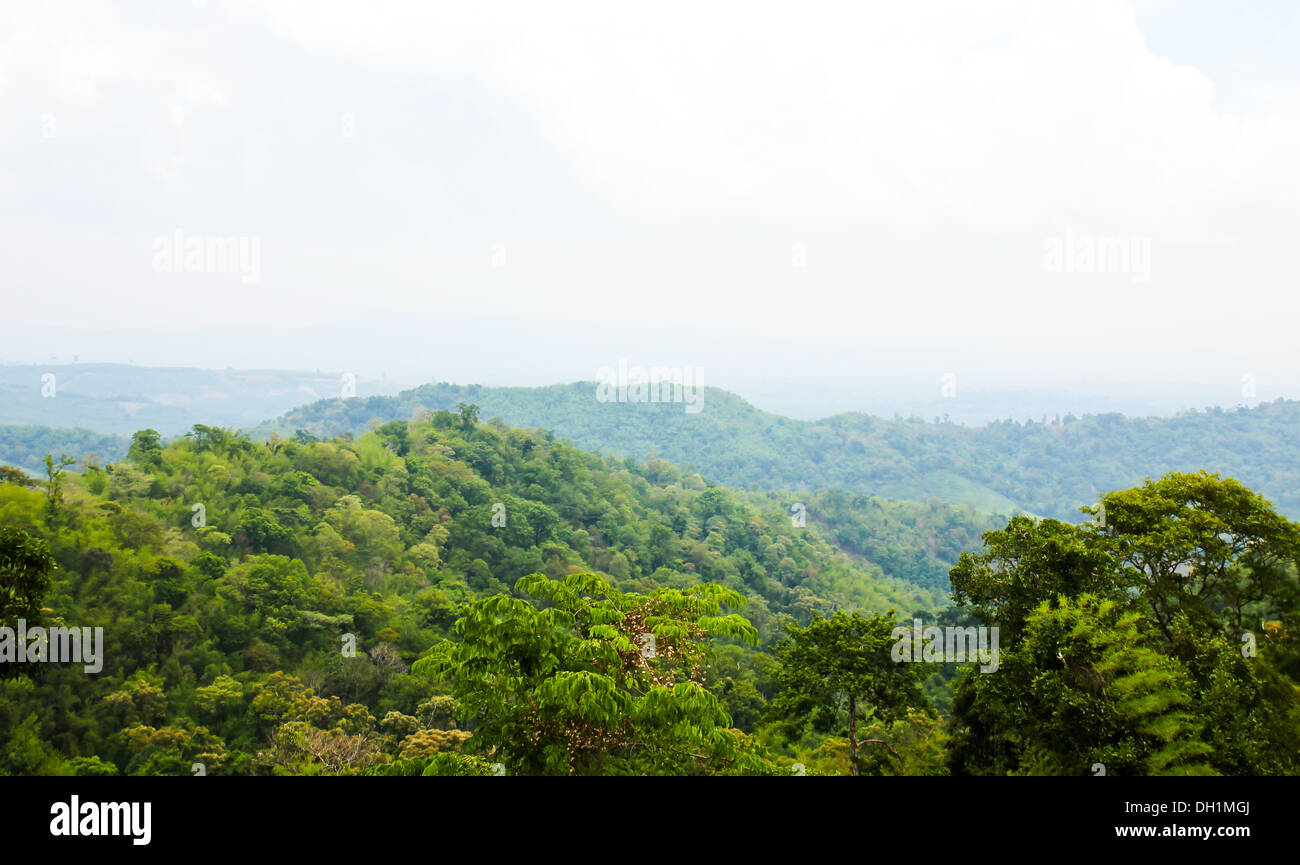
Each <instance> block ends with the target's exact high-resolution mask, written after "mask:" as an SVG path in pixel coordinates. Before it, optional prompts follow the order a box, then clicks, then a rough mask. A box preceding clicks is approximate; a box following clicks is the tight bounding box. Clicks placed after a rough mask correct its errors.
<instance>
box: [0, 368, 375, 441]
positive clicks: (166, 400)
mask: <svg viewBox="0 0 1300 865" xmlns="http://www.w3.org/2000/svg"><path fill="white" fill-rule="evenodd" d="M345 387H350V388H351V390H350V391H349V392H350V393H351V394H354V395H360V396H368V395H371V394H376V393H388V392H393V391H395V390H396V389H397V388H396V387H395V386H394V384H390V383H388V382H385V381H382V380H376V379H370V378H365V377H360V376H353V377H352V378H351V379H345V378H344V374H342V373H337V372H322V371H320V370H316V371H315V372H305V371H295V370H276V369H259V370H252V369H239V370H236V369H224V370H220V369H196V368H191V367H161V366H160V367H144V366H134V365H131V364H120V363H73V364H53V363H52V364H14V365H5V366H0V424H4V423H8V424H35V425H41V426H51V427H85V428H87V429H92V430H94V431H95V432H98V433H116V434H125V435H130V434H131V433H133V432H135V431H136V430H139V429H155V430H157V431H158V432H160V433H162V434H163V435H165V436H172V435H180V434H181V433H184V432H186V431H187V430H189V428H190V427H191V426H193V425H194V424H196V423H204V424H210V425H213V426H233V427H248V426H252V425H254V424H257V423H260V422H261V421H263V420H265V419H266V418H268V417H273V416H275V415H278V414H280V413H282V412H285V411H288V410H289V409H291V408H293V407H294V406H298V405H302V404H303V403H305V402H309V401H311V400H315V399H320V398H323V397H327V396H338V395H339V394H340V393H343V392H344V388H345Z"/></svg>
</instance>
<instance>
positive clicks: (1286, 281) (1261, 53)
mask: <svg viewBox="0 0 1300 865" xmlns="http://www.w3.org/2000/svg"><path fill="white" fill-rule="evenodd" d="M1243 7H1244V8H1243ZM1298 10H1300V5H1297V4H1294V3H1284V2H1278V3H1262V2H1260V3H1251V4H1248V5H1247V4H1227V3H1213V4H1212V3H1209V2H1199V3H1188V2H1177V0H1169V2H1141V3H1123V2H1105V0H1084V2H1078V3H1056V2H1045V0H1025V2H1011V0H1008V2H998V0H994V2H980V3H971V2H943V3H930V2H905V3H897V2H890V3H874V4H863V3H846V4H820V3H810V2H799V3H781V4H769V3H755V2H747V3H734V4H733V3H726V4H724V3H703V2H690V3H673V2H662V0H661V2H655V3H646V4H623V3H619V4H611V3H608V2H603V3H601V2H597V3H587V4H568V3H536V2H533V3H526V2H525V3H509V4H504V3H463V2H462V3H446V4H443V3H414V2H412V3H387V2H374V0H371V2H364V3H362V2H357V3H341V2H321V0H316V2H306V3H297V2H264V3H255V2H222V0H194V2H193V3H163V2H158V3H139V2H137V3H121V4H118V3H99V2H77V3H61V2H45V0H42V2H37V3H8V4H6V8H5V10H4V11H3V13H0V157H2V158H0V263H2V264H3V269H2V270H0V274H2V275H0V285H2V286H3V288H2V289H0V291H2V292H3V295H2V299H3V318H2V319H0V322H2V323H0V361H4V362H9V363H13V362H37V361H47V360H48V359H49V358H51V357H57V358H58V359H59V360H60V361H67V360H71V358H72V357H73V356H74V355H76V356H78V357H80V358H81V359H82V360H113V361H126V360H133V361H135V362H137V363H155V364H167V365H171V364H184V365H200V366H218V367H226V366H235V367H258V366H263V367H265V366H276V367H293V368H307V369H315V368H324V369H332V370H337V369H353V370H357V371H358V372H360V373H363V374H379V373H381V372H388V373H389V374H390V375H393V376H398V377H403V378H405V379H407V380H411V381H418V380H426V379H435V380H442V379H445V380H451V381H458V382H471V381H480V382H485V383H499V384H507V383H516V384H534V383H542V382H552V381H569V380H575V379H591V378H594V377H595V374H596V370H597V368H599V367H603V366H611V365H614V364H616V363H617V362H618V360H619V359H620V358H627V359H628V360H629V362H631V363H633V364H643V365H646V366H651V365H677V366H691V367H702V368H703V371H704V380H705V383H707V384H716V385H719V386H724V387H732V388H734V389H738V390H740V391H741V392H742V393H745V392H746V388H749V389H750V390H751V391H758V390H762V388H763V387H766V388H767V390H768V391H771V392H774V393H775V392H777V391H781V390H782V389H784V390H785V391H787V394H786V396H787V397H789V396H790V393H795V392H797V391H798V390H799V388H801V387H802V388H807V389H822V390H823V391H825V392H826V393H829V394H832V396H831V397H828V398H831V399H832V400H833V398H834V397H833V395H834V394H836V393H842V394H844V395H845V396H844V402H845V404H844V405H842V406H839V407H840V408H842V409H851V408H854V407H855V406H856V405H857V403H855V402H854V400H856V399H858V397H857V396H854V395H855V394H862V393H867V392H872V393H886V392H887V393H891V394H895V395H898V396H899V397H900V398H909V399H916V400H927V399H931V398H932V397H937V396H938V395H939V389H940V377H941V376H942V375H944V374H945V373H951V374H953V375H954V376H955V377H956V381H957V382H958V386H959V388H974V389H1015V388H1033V389H1050V390H1056V391H1062V390H1065V391H1073V392H1078V393H1080V394H1083V393H1092V394H1106V393H1111V392H1114V393H1119V392H1120V391H1124V392H1128V393H1138V394H1172V393H1179V394H1182V393H1187V394H1189V395H1190V396H1189V397H1188V399H1189V400H1192V401H1193V402H1194V404H1205V403H1208V402H1220V403H1225V404H1231V403H1233V402H1242V401H1244V402H1250V401H1253V400H1251V399H1243V398H1242V392H1241V389H1242V382H1243V376H1246V375H1253V376H1254V377H1255V378H1254V379H1253V381H1254V382H1255V383H1256V389H1257V392H1258V396H1259V397H1268V398H1271V397H1272V396H1273V395H1278V394H1280V395H1286V396H1290V397H1300V362H1298V361H1300V349H1298V348H1297V342H1298V340H1297V322H1300V279H1298V278H1297V277H1298V276H1300V254H1298V250H1300V244H1298V243H1297V237H1300V159H1297V154H1300V51H1297V50H1296V46H1297V45H1300V11H1298ZM178 232H179V234H178ZM221 238H236V239H237V240H238V241H239V242H242V244H243V247H242V248H243V250H244V252H245V253H246V255H247V257H246V258H244V259H242V260H241V259H238V258H237V259H235V260H234V261H233V262H230V263H229V267H225V266H223V265H222V262H221V261H220V260H219V259H216V258H212V259H208V258H206V257H203V256H200V258H198V259H194V260H193V262H194V263H195V264H196V265H197V266H199V267H200V268H201V269H202V271H203V272H190V271H191V270H192V269H193V268H192V267H190V266H187V265H186V261H185V256H186V254H187V253H186V250H187V246H186V244H187V243H190V244H192V243H193V242H194V241H195V240H196V239H197V240H198V241H199V242H200V244H202V243H205V242H207V241H210V240H219V239H221ZM188 248H189V249H190V250H192V249H193V247H192V245H191V246H189V247H188ZM1089 249H1092V250H1093V251H1094V252H1098V251H1101V252H1104V255H1102V254H1096V255H1091V256H1090V255H1089V253H1088V250H1089ZM226 270H229V271H232V272H220V271H226ZM178 271H180V272H178ZM211 271H219V272H211ZM760 381H765V382H766V384H764V385H762V386H760V385H759V384H758V383H759V382H760Z"/></svg>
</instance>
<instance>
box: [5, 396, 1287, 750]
mask: <svg viewBox="0 0 1300 865" xmlns="http://www.w3.org/2000/svg"><path fill="white" fill-rule="evenodd" d="M619 414H623V413H621V412H620V413H619ZM479 415H480V409H479V407H478V406H477V405H475V404H471V403H466V402H460V403H458V404H457V405H456V406H455V410H454V411H453V410H448V409H438V410H434V411H433V412H431V413H426V415H425V416H423V417H419V418H418V419H413V420H406V419H398V420H391V421H388V422H385V423H382V424H380V425H377V426H376V428H374V429H371V430H369V431H366V432H362V433H359V434H357V435H355V436H354V435H352V434H349V433H344V434H340V435H337V436H334V437H332V438H328V439H322V438H317V437H316V436H315V435H313V434H312V433H311V432H309V431H307V430H305V429H300V430H298V431H297V432H296V433H295V434H294V435H293V436H292V437H289V438H281V437H280V436H278V435H274V434H273V435H270V436H269V437H268V438H267V440H265V441H256V440H253V439H251V438H250V437H248V436H245V435H242V434H240V433H238V432H236V431H233V430H230V429H225V428H221V427H212V426H204V425H197V426H195V427H194V428H193V429H192V431H191V432H190V433H189V434H188V435H185V436H180V437H177V438H175V439H173V440H171V441H170V442H164V440H163V439H162V437H161V436H160V435H159V434H158V433H157V432H155V431H153V430H141V431H138V432H136V433H135V435H134V436H133V437H132V439H131V444H130V446H129V448H128V453H127V454H126V457H125V458H124V459H120V460H116V461H114V462H111V463H108V462H105V463H99V462H91V463H89V464H83V465H81V466H77V465H75V464H74V461H73V460H72V459H71V458H70V457H64V458H59V457H55V456H53V455H49V456H47V458H46V459H45V460H44V461H43V462H44V464H45V471H44V477H43V478H41V479H33V478H31V477H30V476H29V475H27V474H26V473H24V472H20V471H17V470H14V469H9V468H5V469H0V481H2V482H0V586H2V587H3V588H4V589H5V591H4V592H3V593H0V626H2V627H0V631H2V630H3V629H4V628H9V629H13V628H15V627H17V626H18V623H19V622H20V621H21V622H22V623H23V626H24V627H26V628H28V629H31V628H33V627H37V626H44V627H48V628H51V629H53V628H59V627H61V626H66V627H88V628H94V627H102V628H103V633H104V645H103V650H102V658H101V660H102V669H99V670H98V671H96V672H93V673H89V672H87V671H86V670H84V669H83V667H82V666H80V665H69V664H56V663H42V662H41V660H40V659H36V660H33V659H32V658H30V657H29V658H28V659H27V662H26V663H20V662H17V661H16V660H15V659H14V657H12V651H13V648H14V646H13V639H12V637H10V638H8V642H7V643H6V639H5V638H4V637H0V653H3V652H9V653H10V655H5V656H4V659H5V660H6V661H11V663H5V664H0V691H3V697H2V699H0V772H4V773H7V774H77V775H85V774H182V775H188V774H195V773H204V774H214V775H215V774H288V775H302V774H372V775H376V774H378V775H409V774H426V775H441V774H451V775H474V774H500V773H503V772H504V773H509V774H768V775H789V774H791V773H794V774H810V775H816V774H927V775H941V774H950V773H958V774H1076V775H1086V774H1095V773H1096V769H1095V767H1096V765H1098V764H1101V765H1103V766H1104V767H1106V769H1107V770H1108V771H1109V773H1110V774H1216V773H1222V774H1291V773H1295V772H1296V771H1297V770H1298V769H1300V766H1298V765H1297V756H1296V755H1297V752H1298V748H1297V746H1298V745H1300V741H1297V740H1298V738H1300V686H1298V684H1297V683H1300V643H1298V642H1297V639H1296V634H1297V627H1300V590H1298V589H1297V576H1296V563H1297V561H1298V560H1300V527H1298V526H1296V525H1295V524H1294V523H1291V522H1290V521H1288V520H1287V519H1286V518H1285V517H1283V516H1280V515H1279V514H1278V513H1277V512H1276V511H1275V510H1274V509H1273V507H1272V506H1271V505H1270V503H1269V502H1267V501H1266V500H1264V499H1263V498H1262V497H1261V496H1259V495H1258V494H1256V493H1254V492H1253V491H1251V490H1250V489H1248V488H1247V487H1245V486H1243V485H1242V484H1240V483H1238V482H1237V481H1234V480H1231V479H1226V478H1223V477H1220V476H1218V475H1213V474H1207V473H1191V474H1169V475H1167V476H1165V477H1162V478H1160V479H1158V480H1149V481H1146V482H1144V483H1142V484H1141V485H1139V486H1136V487H1133V488H1130V489H1121V490H1118V491H1115V492H1110V493H1107V494H1105V495H1103V496H1102V497H1101V499H1100V507H1099V508H1098V509H1097V512H1096V513H1095V514H1094V515H1092V516H1091V517H1090V518H1088V517H1087V516H1086V515H1079V520H1080V521H1079V522H1063V521H1058V520H1055V519H1050V518H1049V519H1039V518H1033V517H1029V516H1023V515H1021V516H1014V517H1010V518H1009V519H1008V518H1003V519H1001V520H998V521H996V522H989V521H988V518H987V517H984V516H981V515H979V514H977V513H976V512H974V511H970V510H962V509H959V508H952V507H948V506H945V505H941V504H939V503H938V502H930V503H928V504H918V503H902V502H891V501H888V500H882V499H873V498H869V497H866V496H855V495H854V494H850V493H839V492H826V493H818V494H816V495H808V496H806V497H803V498H801V499H799V500H797V501H796V500H794V499H793V498H792V497H791V496H789V495H785V494H778V493H754V492H741V491H736V490H731V489H728V488H726V487H721V486H718V485H716V484H714V483H712V482H711V481H709V480H706V479H705V478H703V477H701V476H700V475H698V474H695V473H694V472H693V471H690V470H687V469H682V468H680V467H677V466H675V465H674V464H672V463H671V462H670V461H668V460H665V459H663V458H650V459H645V460H636V459H633V458H631V457H622V458H619V457H614V456H609V455H599V454H595V453H590V452H585V451H582V450H579V449H578V448H576V447H574V446H573V445H570V444H568V443H566V442H564V441H561V440H558V439H557V438H556V437H555V436H553V435H552V434H551V433H549V432H544V431H541V430H538V429H518V428H511V427H509V426H507V425H506V424H505V423H503V422H501V421H499V420H496V421H489V422H481V421H480V417H479ZM981 533H984V534H983V538H982V540H981V539H980V537H979V536H980V534H981ZM846 551H847V552H846ZM949 565H952V567H951V569H950V578H949V579H947V580H946V579H944V577H943V574H944V572H946V571H948V570H949V567H948V566H949ZM918 620H919V621H920V623H923V624H924V625H925V626H926V627H927V628H931V627H940V626H943V627H947V628H951V629H969V632H970V633H971V634H974V633H975V631H976V630H978V629H980V628H992V627H996V628H998V629H999V630H1000V634H1001V637H1000V639H1001V655H1000V659H998V660H995V663H994V664H993V666H994V668H995V672H994V674H992V675H990V674H988V672H981V669H982V668H981V666H980V664H979V663H972V662H971V659H970V657H967V658H965V659H964V660H957V661H954V660H953V659H952V658H951V657H949V656H946V655H944V653H943V646H942V643H943V640H942V639H939V641H938V642H939V646H938V647H937V649H936V647H935V645H934V641H933V640H932V639H931V637H930V636H929V631H928V630H927V631H926V632H925V634H926V635H925V637H924V640H925V651H924V657H922V652H921V650H920V646H921V641H922V634H921V633H917V634H915V640H916V643H915V645H916V646H917V652H916V657H915V658H912V657H911V656H910V649H909V651H908V655H909V656H908V657H906V658H903V657H901V656H900V655H899V652H900V647H905V644H906V646H910V645H912V638H911V637H908V638H906V639H902V640H900V638H899V633H900V632H899V628H908V627H910V626H912V624H913V623H914V622H917V621H918ZM949 639H950V640H951V636H950V637H949ZM903 660H911V661H915V662H913V663H903V662H902V661H903ZM986 668H987V667H985V669H986Z"/></svg>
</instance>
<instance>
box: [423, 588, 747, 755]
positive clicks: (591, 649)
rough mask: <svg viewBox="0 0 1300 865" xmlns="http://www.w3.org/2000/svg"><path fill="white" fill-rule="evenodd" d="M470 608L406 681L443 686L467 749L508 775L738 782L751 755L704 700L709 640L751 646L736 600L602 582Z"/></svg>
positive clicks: (714, 592) (713, 702)
mask: <svg viewBox="0 0 1300 865" xmlns="http://www.w3.org/2000/svg"><path fill="white" fill-rule="evenodd" d="M515 590H516V591H518V592H526V593H528V594H531V595H533V596H534V597H536V598H538V599H540V600H541V601H543V602H544V603H543V604H540V605H539V604H534V603H530V602H528V601H526V600H522V599H520V598H512V597H509V596H506V595H496V596H494V597H490V598H486V599H483V600H480V601H477V602H475V603H474V604H472V605H470V607H469V609H468V610H467V611H466V613H465V615H464V616H463V617H462V618H460V619H459V620H458V621H457V622H456V632H457V633H458V634H459V636H460V637H461V640H460V641H459V642H454V643H453V642H444V643H441V644H439V645H437V646H435V647H434V649H433V650H432V651H431V653H430V654H429V655H428V656H427V657H426V658H424V659H422V660H420V661H418V662H417V663H416V664H415V666H414V668H413V671H414V672H416V673H418V674H422V675H426V676H429V677H432V678H434V679H435V680H445V681H449V682H450V684H451V688H452V694H453V696H454V697H455V700H456V705H457V706H459V707H461V708H462V709H463V710H465V711H466V712H467V714H469V715H471V716H472V722H473V723H474V725H475V726H474V735H473V737H472V738H471V739H470V740H469V743H468V747H469V748H471V749H473V750H477V751H479V752H480V753H484V754H487V755H488V756H489V758H490V759H494V760H497V761H499V762H501V763H503V764H504V765H505V766H507V767H508V769H509V771H510V772H511V773H512V774H540V773H548V774H555V773H576V774H684V773H702V772H718V771H728V770H731V771H736V770H740V771H743V770H745V769H747V768H753V764H752V762H751V761H752V759H753V757H752V754H750V753H749V752H748V751H747V749H746V748H745V746H744V744H743V743H742V742H741V739H742V738H743V735H742V734H741V733H739V731H735V730H731V729H728V728H729V727H730V725H731V719H730V718H729V717H727V715H726V712H725V711H724V710H723V708H722V704H721V702H720V701H719V700H718V698H717V697H716V696H715V695H714V694H713V693H711V692H710V691H709V690H708V689H707V688H705V687H704V684H703V677H704V663H705V661H706V659H707V655H708V646H707V644H706V643H705V642H704V640H705V638H706V637H707V636H708V635H710V634H717V635H726V636H731V637H736V638H740V639H743V640H747V641H750V642H753V641H754V640H756V638H757V633H756V632H755V630H754V627H753V626H752V625H751V624H750V623H749V622H748V621H746V620H745V619H744V618H743V617H741V616H739V615H737V614H735V613H731V614H727V615H723V614H721V610H722V607H723V606H724V605H727V606H739V605H740V604H742V603H744V598H743V597H742V596H741V595H739V594H738V593H736V592H734V591H732V590H729V589H724V588H722V587H720V586H716V585H711V584H700V585H697V586H692V587H691V588H689V589H687V590H685V591H678V590H675V589H659V590H657V591H655V592H653V593H651V594H649V595H638V594H623V593H621V592H618V591H616V590H614V589H613V588H611V587H610V586H609V584H608V583H606V582H605V580H604V579H602V578H601V577H599V576H597V575H595V574H590V573H582V574H571V575H569V576H567V577H565V578H564V579H563V580H550V579H548V578H546V577H545V576H544V575H542V574H532V575H530V576H527V577H522V578H520V580H519V581H518V582H517V583H516V585H515Z"/></svg>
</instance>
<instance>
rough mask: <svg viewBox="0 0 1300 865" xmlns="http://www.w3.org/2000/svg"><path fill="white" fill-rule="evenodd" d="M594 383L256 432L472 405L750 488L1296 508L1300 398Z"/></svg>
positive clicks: (420, 395) (336, 416)
mask: <svg viewBox="0 0 1300 865" xmlns="http://www.w3.org/2000/svg"><path fill="white" fill-rule="evenodd" d="M596 387H597V385H596V383H595V382H575V383H572V384H562V385H551V386H548V387H488V386H482V385H464V386H462V385H452V384H447V383H445V382H444V383H439V384H427V385H422V386H420V387H417V388H413V389H410V390H406V391H402V392H401V393H399V394H397V395H395V396H387V397H384V396H377V397H370V398H361V399H349V400H343V399H330V400H321V401H319V402H315V403H311V404H309V405H306V406H302V407H299V408H297V409H294V410H293V411H290V412H288V413H287V414H285V415H283V416H282V417H280V418H279V419H277V420H276V421H273V422H270V423H267V424H263V425H262V426H261V427H259V428H257V430H255V432H259V433H261V434H262V435H266V434H269V433H271V432H276V433H278V434H281V435H291V434H293V433H294V432H295V431H297V430H300V429H301V430H304V431H306V432H309V433H312V434H314V435H320V436H332V435H337V434H340V433H344V432H349V433H353V434H357V433H360V432H363V431H365V430H366V429H368V428H369V427H370V426H371V424H372V422H374V421H379V422H381V423H382V422H386V421H390V420H395V419H409V418H411V417H414V416H417V415H419V414H420V413H421V412H424V411H437V410H454V409H455V408H456V407H457V405H458V404H460V403H462V402H465V403H474V404H476V405H478V406H479V408H480V410H481V413H482V417H484V418H493V417H499V418H501V420H503V421H504V422H505V423H507V424H509V425H510V426H521V427H538V428H542V429H547V430H550V431H552V432H554V433H555V434H556V435H558V436H561V437H564V438H568V439H570V440H572V441H573V443H574V444H575V445H577V446H578V447H580V448H583V449H586V450H595V451H602V452H605V453H609V454H613V455H616V456H628V457H633V458H635V459H638V460H647V459H651V458H655V457H659V458H662V459H665V460H668V461H670V462H673V463H677V464H681V465H685V466H691V467H693V468H694V469H695V470H696V471H699V472H700V473H701V474H703V475H704V476H706V477H708V478H709V479H711V480H714V481H717V482H719V483H724V484H728V485H731V486H737V487H742V488H746V489H751V490H764V489H790V490H816V489H845V490H849V491H852V492H857V493H866V494H870V495H877V496H885V497H889V498H895V499H909V500H917V501H920V500H925V499H927V498H930V497H935V498H938V499H939V500H941V501H944V502H948V503H951V504H962V505H969V506H971V507H974V508H976V509H977V510H980V511H983V512H986V513H1001V514H1009V513H1013V512H1016V511H1022V510H1023V511H1027V512H1030V513H1033V514H1037V515H1040V516H1052V517H1057V518H1061V519H1071V520H1077V519H1079V518H1080V513H1079V511H1078V508H1079V507H1080V506H1081V505H1087V504H1092V503H1093V502H1095V501H1096V498H1097V496H1098V495H1099V494H1100V493H1101V492H1104V491H1106V490H1111V489H1122V488H1125V487H1128V486H1132V485H1134V484H1137V483H1140V482H1141V481H1142V480H1143V479H1144V478H1146V477H1158V476H1160V475H1162V474H1164V473H1165V472H1169V471H1197V470H1201V469H1205V470H1208V471H1211V472H1218V473H1221V474H1224V475H1228V476H1231V477H1235V478H1237V479H1238V480H1240V481H1242V482H1243V483H1245V484H1247V485H1248V486H1250V487H1252V488H1253V489H1256V490H1258V491H1259V492H1260V493H1262V494H1263V495H1264V496H1265V497H1266V498H1268V499H1270V500H1271V501H1273V502H1274V504H1276V505H1277V506H1278V508H1279V509H1280V510H1282V511H1283V512H1286V513H1288V514H1291V515H1293V516H1296V515H1300V449H1297V448H1296V447H1295V443H1296V442H1297V441H1298V440H1300V402H1296V401H1294V400H1283V399H1279V400H1276V401H1274V402H1271V403H1263V404H1260V405H1258V406H1256V407H1254V408H1239V409H1235V410H1224V409H1208V410H1205V411H1189V412H1184V413H1181V414H1179V415H1177V416H1174V417H1165V418H1157V417H1146V418H1126V417H1124V416H1122V415H1119V414H1113V413H1112V414H1101V415H1085V416H1084V417H1081V418H1074V417H1073V416H1067V417H1066V418H1065V419H1064V420H1063V421H1062V422H1060V423H1046V424H1044V423H1036V422H1033V421H1029V422H1025V423H1020V422H1012V421H1001V422H994V423H990V424H987V425H985V426H981V427H963V426H959V425H957V424H953V423H944V422H940V423H933V422H925V421H922V420H920V419H919V418H914V419H909V420H885V419H882V418H877V417H872V416H870V415H865V414H858V413H846V414H838V415H834V416H832V417H828V418H825V419H822V420H819V421H800V420H793V419H790V418H785V417H781V416H779V415H774V414H771V413H768V412H764V411H762V410H760V409H758V408H755V407H754V406H752V405H750V404H749V403H748V402H746V401H745V400H744V399H742V398H741V397H739V396H737V395H735V394H733V393H729V392H727V391H724V390H721V389H718V388H712V387H706V388H704V389H703V396H702V406H701V410H700V411H699V412H698V413H695V414H692V413H688V412H686V411H685V410H684V406H683V405H682V404H681V403H627V402H622V403H619V402H601V401H599V400H597V398H596Z"/></svg>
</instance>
